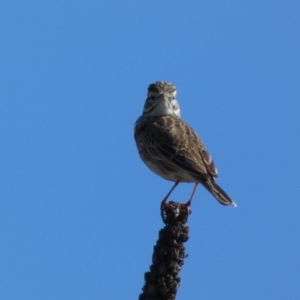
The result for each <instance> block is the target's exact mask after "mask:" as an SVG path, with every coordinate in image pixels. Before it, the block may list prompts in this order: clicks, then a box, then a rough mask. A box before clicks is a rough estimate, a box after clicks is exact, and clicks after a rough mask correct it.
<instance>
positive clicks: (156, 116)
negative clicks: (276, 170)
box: [134, 81, 236, 208]
mask: <svg viewBox="0 0 300 300" xmlns="http://www.w3.org/2000/svg"><path fill="white" fill-rule="evenodd" d="M175 97H176V87H175V86H174V85H173V84H172V83H169V82H166V81H157V82H155V83H153V84H150V85H149V87H148V97H147V99H146V102H145V105H144V110H143V114H142V115H141V116H140V117H139V118H138V120H137V121H136V123H135V128H134V138H135V141H136V145H137V148H138V152H139V155H140V157H141V159H142V160H143V162H144V163H145V164H146V165H147V167H148V168H149V169H150V170H151V171H153V172H154V173H156V174H157V175H159V176H161V177H163V178H164V179H167V180H170V181H173V182H175V183H174V185H173V187H172V188H171V190H170V191H169V193H168V194H167V195H166V197H165V198H164V199H163V200H162V204H161V205H162V206H161V207H162V208H163V206H164V205H165V204H166V201H167V199H168V197H169V196H170V194H171V193H172V191H173V190H174V189H175V187H176V186H177V185H178V184H179V183H180V182H194V183H195V186H194V189H193V192H192V194H191V197H190V199H189V200H188V202H187V205H190V204H191V201H192V199H193V196H194V193H195V191H196V188H197V186H198V184H199V183H200V184H202V185H203V186H204V187H205V188H206V189H207V190H208V191H210V192H211V193H212V195H213V196H214V197H215V198H216V199H217V200H218V201H219V202H220V203H221V204H223V205H233V206H236V204H235V203H234V201H233V200H232V199H231V198H230V197H229V196H228V195H227V194H226V193H225V192H224V191H223V190H222V189H221V188H220V187H219V186H218V185H217V184H216V183H215V180H214V178H215V177H218V172H217V169H216V167H215V164H214V162H213V160H212V158H211V156H210V155H209V153H208V152H207V150H206V149H205V146H204V144H203V142H202V141H201V139H200V137H199V136H198V135H197V133H196V132H195V131H194V130H193V128H192V127H190V126H189V125H188V124H187V123H185V122H184V121H183V120H182V119H181V118H180V108H179V104H178V102H177V100H176V98H175Z"/></svg>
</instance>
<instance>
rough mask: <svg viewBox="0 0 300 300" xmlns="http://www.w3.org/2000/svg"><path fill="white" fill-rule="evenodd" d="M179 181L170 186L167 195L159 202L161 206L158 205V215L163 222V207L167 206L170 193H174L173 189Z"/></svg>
mask: <svg viewBox="0 0 300 300" xmlns="http://www.w3.org/2000/svg"><path fill="white" fill-rule="evenodd" d="M179 182H180V181H179V180H178V181H176V182H175V183H174V185H173V186H172V188H171V189H170V191H169V193H168V194H167V196H166V197H165V198H164V199H163V200H162V201H161V204H160V214H161V217H162V219H163V220H164V207H165V206H168V204H167V200H168V198H169V196H170V195H171V194H172V192H173V191H174V189H175V188H176V186H177V185H178V184H179Z"/></svg>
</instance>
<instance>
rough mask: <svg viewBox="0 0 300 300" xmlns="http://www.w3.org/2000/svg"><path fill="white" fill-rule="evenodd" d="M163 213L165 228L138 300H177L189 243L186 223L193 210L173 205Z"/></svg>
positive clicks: (156, 246)
mask: <svg viewBox="0 0 300 300" xmlns="http://www.w3.org/2000/svg"><path fill="white" fill-rule="evenodd" d="M164 212H165V216H164V222H165V224H166V226H165V227H164V228H163V229H161V230H160V231H159V238H158V241H157V243H156V245H155V246H154V252H153V256H152V265H151V266H150V271H149V272H146V273H145V285H144V287H143V293H142V294H140V296H139V300H174V299H175V298H176V293H177V291H178V288H179V283H180V277H179V271H180V270H181V267H182V265H183V263H184V259H185V258H186V257H187V255H186V254H185V247H184V243H185V242H186V241H187V240H188V239H189V227H188V226H187V225H186V223H187V220H188V215H189V214H190V213H191V210H190V208H189V207H188V206H187V205H184V204H180V203H175V202H171V201H170V203H169V204H167V205H165V207H164Z"/></svg>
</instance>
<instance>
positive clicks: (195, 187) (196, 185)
mask: <svg viewBox="0 0 300 300" xmlns="http://www.w3.org/2000/svg"><path fill="white" fill-rule="evenodd" d="M198 184H199V183H197V182H196V183H195V186H194V189H193V192H192V195H191V197H190V200H189V201H188V202H187V203H186V206H191V204H192V200H193V197H194V195H195V192H196V190H197V187H198Z"/></svg>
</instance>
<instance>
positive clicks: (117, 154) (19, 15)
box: [0, 1, 300, 300]
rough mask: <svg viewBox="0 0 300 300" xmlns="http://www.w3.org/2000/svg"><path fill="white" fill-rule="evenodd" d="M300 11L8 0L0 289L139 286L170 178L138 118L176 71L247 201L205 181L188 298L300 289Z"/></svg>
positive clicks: (92, 294) (229, 181)
mask: <svg viewBox="0 0 300 300" xmlns="http://www.w3.org/2000/svg"><path fill="white" fill-rule="evenodd" d="M299 16H300V3H299V2H298V1H180V2H179V1H87V2H84V1H22V2H21V1H2V3H1V4H0V36H1V46H0V86H1V88H0V127H1V130H0V138H1V143H0V145H1V146H0V149H1V151H0V153H1V155H0V241H1V247H0V266H1V273H0V298H1V299H3V300H53V299H55V300H56V299H57V300H65V299H72V300H77V299H78V300H81V299H88V300H94V299H95V300H96V299H137V297H138V295H139V293H140V292H141V288H142V286H143V274H144V272H145V271H147V270H148V268H149V265H150V263H151V255H152V249H153V245H154V244H155V242H156V239H157V235H158V230H159V229H160V228H161V227H162V226H163V224H162V222H161V219H160V215H159V205H160V201H161V200H162V198H163V197H164V196H165V194H166V193H167V192H168V190H169V189H170V187H171V185H172V183H171V182H168V181H165V180H163V179H161V178H159V177H157V176H156V175H155V174H153V173H151V172H150V171H149V170H148V169H147V168H146V167H145V166H144V165H143V163H142V162H141V161H140V159H139V157H138V154H137V151H136V147H135V143H134V140H133V125H134V122H135V120H136V119H137V118H138V116H139V115H140V114H141V111H142V107H143V104H144V101H145V98H146V89H147V86H148V85H149V84H150V83H152V82H154V81H157V80H167V81H170V82H173V83H174V84H176V86H177V88H178V94H177V95H178V100H179V102H180V105H181V111H182V117H183V118H184V120H186V121H187V122H188V123H189V124H190V125H192V126H193V127H194V128H195V129H196V130H197V132H198V133H199V135H200V136H201V137H202V139H203V140H204V142H205V144H206V146H207V148H208V150H209V152H210V153H211V154H212V156H213V158H214V160H215V162H216V165H217V167H218V170H219V174H220V178H219V180H218V183H219V184H220V186H222V187H223V188H224V189H225V190H226V191H227V192H228V194H230V195H231V196H232V198H233V199H234V200H235V201H236V203H237V204H238V207H237V208H232V207H224V206H221V205H219V203H218V202H217V201H216V200H215V199H214V198H213V197H212V196H211V195H210V194H209V193H208V192H207V191H205V190H204V189H203V188H199V190H198V191H197V194H196V196H195V198H194V202H193V206H192V210H193V213H192V215H191V216H190V219H189V225H190V226H191V234H190V240H189V241H188V243H187V244H186V246H187V252H188V253H189V257H188V258H187V259H186V261H185V265H184V267H183V270H182V272H181V276H182V281H181V287H180V290H179V294H178V299H206V300H214V299H225V300H227V299H228V300H229V299H230V300H235V299H236V300H240V299H243V300H253V299H255V300H256V299H272V300H274V299H289V300H290V299H300V282H299V278H300V255H299V253H300V239H299V230H300V218H299V212H300V196H299V195H300V184H299V178H298V177H299V173H298V170H299V168H300V160H299V153H300V104H299V103H300V17H299ZM191 190H192V185H191V184H182V185H181V186H179V187H178V189H177V190H176V191H175V192H174V194H173V195H172V197H171V199H172V200H176V201H181V202H185V201H186V200H187V199H188V198H189V195H190V193H191Z"/></svg>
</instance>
